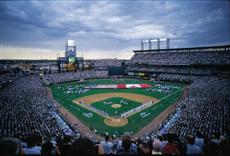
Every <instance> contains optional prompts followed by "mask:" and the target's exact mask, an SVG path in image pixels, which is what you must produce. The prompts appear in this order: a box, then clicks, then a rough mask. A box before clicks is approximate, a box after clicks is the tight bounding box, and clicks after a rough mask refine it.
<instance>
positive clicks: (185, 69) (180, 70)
mask: <svg viewBox="0 0 230 156" xmlns="http://www.w3.org/2000/svg"><path fill="white" fill-rule="evenodd" d="M128 70H129V71H137V72H153V73H159V74H160V73H164V74H187V75H190V74H192V75H211V73H212V72H211V69H210V68H207V67H206V68H204V67H202V68H200V67H199V68H198V67H196V68H195V67H191V66H148V65H146V66H144V67H143V66H142V67H140V66H131V67H129V68H128Z"/></svg>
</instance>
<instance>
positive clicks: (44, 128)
mask: <svg viewBox="0 0 230 156" xmlns="http://www.w3.org/2000/svg"><path fill="white" fill-rule="evenodd" d="M47 95H48V92H47V90H46V88H44V87H43V86H42V83H41V80H40V79H39V78H38V76H27V77H22V78H20V79H18V80H17V81H15V82H13V83H11V84H9V85H8V86H7V87H5V88H3V90H2V91H1V92H0V97H1V98H0V137H7V136H11V137H18V138H24V137H25V136H28V135H31V134H33V133H35V132H39V134H40V135H41V136H42V137H46V138H51V137H53V136H63V135H64V134H65V133H68V134H69V133H70V132H71V133H72V134H75V133H78V131H77V129H76V127H74V128H75V129H74V128H72V127H73V125H68V124H66V123H65V124H64V123H63V122H64V119H62V118H60V115H58V114H59V112H58V110H57V105H56V103H55V102H54V101H53V100H51V99H49V98H48V96H47ZM60 121H61V122H60ZM59 123H60V124H59Z"/></svg>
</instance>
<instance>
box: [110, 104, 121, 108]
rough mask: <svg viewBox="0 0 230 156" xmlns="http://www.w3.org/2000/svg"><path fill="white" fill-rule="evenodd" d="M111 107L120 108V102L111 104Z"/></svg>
mask: <svg viewBox="0 0 230 156" xmlns="http://www.w3.org/2000/svg"><path fill="white" fill-rule="evenodd" d="M111 107H113V108H120V107H121V105H120V104H112V105H111Z"/></svg>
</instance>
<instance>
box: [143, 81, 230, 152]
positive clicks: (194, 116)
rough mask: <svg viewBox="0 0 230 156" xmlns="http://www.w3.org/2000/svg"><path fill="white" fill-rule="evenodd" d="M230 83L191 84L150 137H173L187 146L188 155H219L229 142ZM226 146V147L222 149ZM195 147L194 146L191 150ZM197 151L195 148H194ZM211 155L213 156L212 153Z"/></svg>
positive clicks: (202, 82) (194, 82)
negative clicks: (173, 135)
mask: <svg viewBox="0 0 230 156" xmlns="http://www.w3.org/2000/svg"><path fill="white" fill-rule="evenodd" d="M229 114H230V80H229V79H223V78H220V77H199V78H196V79H194V81H193V83H192V84H191V86H190V88H189V91H188V97H187V98H186V99H185V100H183V101H182V102H181V103H180V104H179V105H178V106H177V108H176V110H175V111H174V112H173V113H172V114H171V115H169V117H168V118H167V119H166V120H165V121H164V122H163V123H162V124H161V125H160V126H159V127H158V128H157V130H154V131H153V132H152V133H150V134H149V135H147V136H145V137H144V138H145V139H146V138H153V139H154V138H156V136H161V135H163V134H176V135H177V137H178V139H179V140H180V141H181V142H182V143H183V144H185V143H186V140H187V142H189V144H191V145H187V147H186V148H187V150H188V151H187V154H197V153H191V152H194V151H197V152H198V151H199V152H198V154H200V153H208V154H218V153H215V152H219V153H220V152H223V151H225V150H227V148H229V143H230V116H229ZM226 144H228V147H225V146H226ZM194 145H197V146H198V147H199V148H200V149H198V148H197V147H192V146H194ZM193 148H196V149H193ZM212 152H214V153H212Z"/></svg>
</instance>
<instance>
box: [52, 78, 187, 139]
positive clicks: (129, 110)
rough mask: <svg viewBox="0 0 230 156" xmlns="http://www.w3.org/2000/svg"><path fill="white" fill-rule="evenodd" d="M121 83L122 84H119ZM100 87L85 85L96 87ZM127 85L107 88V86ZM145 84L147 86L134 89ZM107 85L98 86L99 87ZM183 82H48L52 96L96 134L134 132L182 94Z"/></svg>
mask: <svg viewBox="0 0 230 156" xmlns="http://www.w3.org/2000/svg"><path fill="white" fill-rule="evenodd" d="M121 82H122V83H124V85H123V84H121ZM98 84H100V88H95V87H94V88H89V87H88V86H96V85H98ZM118 84H119V86H131V87H129V88H108V87H107V86H116V85H118ZM138 84H145V86H151V87H148V88H141V87H139V88H137V87H133V86H141V85H138ZM103 85H104V86H106V87H107V88H101V86H103ZM184 86H185V84H183V83H166V82H164V83H157V82H151V81H149V80H143V79H131V78H125V79H116V80H112V79H97V80H94V79H91V80H90V79H89V80H85V81H84V83H82V82H81V83H78V82H77V81H76V82H69V83H62V84H54V85H51V90H52V93H53V97H54V98H55V99H56V101H57V102H59V103H60V104H61V105H62V106H63V107H64V108H66V109H67V110H68V111H69V112H70V113H71V114H73V115H74V116H75V117H76V118H78V119H79V120H80V121H81V122H82V123H83V124H84V125H85V126H87V127H90V128H92V129H95V130H96V131H97V133H98V134H104V133H109V134H113V135H117V136H119V135H121V134H123V133H124V132H130V133H132V134H135V133H137V132H138V131H140V130H141V129H142V128H143V127H145V126H146V125H147V124H148V123H149V122H151V121H152V120H153V119H154V118H156V117H157V116H158V115H160V114H161V113H162V112H163V111H164V110H165V109H166V108H168V107H169V106H170V105H172V104H173V103H175V102H176V101H177V100H178V99H179V98H180V97H181V95H182V93H183V88H184Z"/></svg>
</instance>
